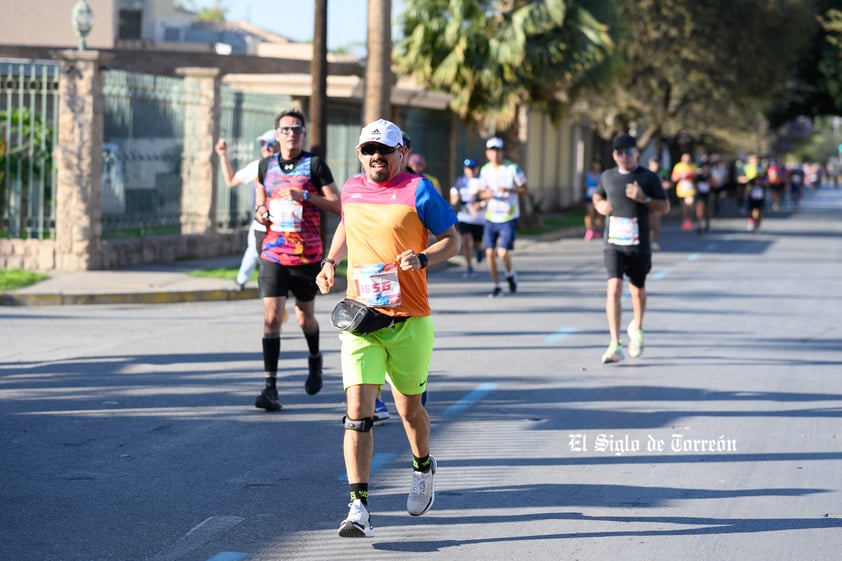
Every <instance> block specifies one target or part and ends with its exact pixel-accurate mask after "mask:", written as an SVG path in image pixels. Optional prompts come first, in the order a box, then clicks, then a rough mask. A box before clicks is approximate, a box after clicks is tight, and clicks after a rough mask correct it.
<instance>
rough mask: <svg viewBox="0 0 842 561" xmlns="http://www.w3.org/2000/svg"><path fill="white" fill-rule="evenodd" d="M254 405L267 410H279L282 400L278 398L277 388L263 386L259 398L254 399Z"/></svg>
mask: <svg viewBox="0 0 842 561" xmlns="http://www.w3.org/2000/svg"><path fill="white" fill-rule="evenodd" d="M254 406H255V407H257V408H259V409H265V410H267V411H277V410H278V409H280V408H281V400H280V399H278V389H277V388H263V391H262V392H260V395H259V396H257V399H255V400H254Z"/></svg>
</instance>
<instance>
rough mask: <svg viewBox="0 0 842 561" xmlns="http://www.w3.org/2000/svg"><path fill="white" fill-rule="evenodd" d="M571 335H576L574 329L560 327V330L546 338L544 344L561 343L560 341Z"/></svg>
mask: <svg viewBox="0 0 842 561" xmlns="http://www.w3.org/2000/svg"><path fill="white" fill-rule="evenodd" d="M571 333H576V329H575V328H573V327H562V328H561V329H559V330H558V331H556V332H555V333H553V334H552V335H550V336H549V337H547V339H546V342H547V343H558V342H559V341H561V340H562V339H564V338H565V337H567V336H568V335H570V334H571Z"/></svg>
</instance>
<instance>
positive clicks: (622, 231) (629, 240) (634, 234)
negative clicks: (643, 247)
mask: <svg viewBox="0 0 842 561" xmlns="http://www.w3.org/2000/svg"><path fill="white" fill-rule="evenodd" d="M608 243H612V244H614V245H624V246H632V245H638V244H639V243H640V231H639V230H638V226H637V218H629V217H626V216H611V217H609V219H608Z"/></svg>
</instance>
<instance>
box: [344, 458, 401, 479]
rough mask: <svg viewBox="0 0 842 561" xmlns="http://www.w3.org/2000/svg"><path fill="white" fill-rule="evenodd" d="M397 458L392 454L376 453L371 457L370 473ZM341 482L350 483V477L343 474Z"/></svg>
mask: <svg viewBox="0 0 842 561" xmlns="http://www.w3.org/2000/svg"><path fill="white" fill-rule="evenodd" d="M396 457H397V454H394V453H392V452H375V453H374V455H373V456H372V457H371V469H370V473H372V474H373V473H374V472H376V471H377V470H379V469H380V468H382V467H383V466H385V465H386V464H388V463H389V462H391V461H392V460H394V459H395V458H396ZM339 481H348V476H347V475H346V474H344V473H343V474H342V475H340V476H339Z"/></svg>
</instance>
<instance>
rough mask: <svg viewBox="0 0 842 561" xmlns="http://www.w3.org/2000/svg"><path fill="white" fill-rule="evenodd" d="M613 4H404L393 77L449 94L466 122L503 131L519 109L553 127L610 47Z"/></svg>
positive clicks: (431, 0) (554, 0)
mask: <svg viewBox="0 0 842 561" xmlns="http://www.w3.org/2000/svg"><path fill="white" fill-rule="evenodd" d="M612 6H613V3H612V2H611V1H610V0H604V1H591V2H585V1H579V0H540V1H539V0H534V1H528V0H474V1H471V0H407V2H406V5H405V10H404V12H403V14H402V16H401V25H402V29H403V34H402V35H403V39H401V41H400V42H399V43H398V45H397V47H396V52H395V65H396V68H397V70H398V71H399V72H401V73H403V74H409V75H412V76H414V77H415V78H416V79H418V80H419V82H420V83H422V84H424V85H425V86H426V87H428V88H430V89H432V90H436V91H443V92H447V93H450V94H451V95H452V96H453V99H452V102H451V109H452V110H453V111H454V112H455V113H457V114H458V115H459V116H460V117H461V118H462V119H463V120H465V121H466V122H475V123H478V124H480V125H482V126H484V127H486V128H489V129H491V130H495V129H498V130H505V129H508V128H509V127H511V125H512V124H513V123H514V121H515V119H516V118H517V115H518V111H519V109H520V107H522V106H523V105H525V104H528V105H529V107H531V108H536V109H542V110H545V111H546V112H547V113H548V114H549V115H550V116H551V118H553V119H554V120H557V119H558V118H559V117H560V116H561V113H562V111H563V109H564V107H565V105H566V103H567V102H568V101H569V99H570V97H569V96H570V95H571V93H572V92H573V91H575V89H576V88H577V87H578V86H579V85H580V80H582V79H584V78H585V77H587V76H588V74H587V71H588V70H589V69H592V68H594V67H596V66H597V65H599V63H601V62H602V61H603V60H604V59H605V58H606V57H607V55H608V53H609V52H610V51H611V49H612V47H613V40H612V38H611V35H610V33H609V31H610V26H609V25H608V24H606V21H607V20H610V19H611V18H612V14H613V13H614V12H613V8H612Z"/></svg>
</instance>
